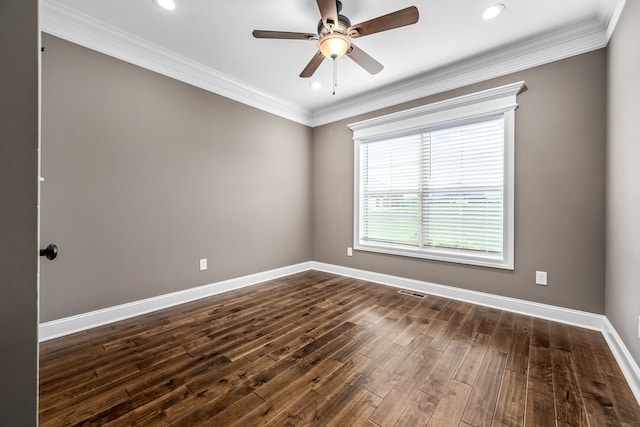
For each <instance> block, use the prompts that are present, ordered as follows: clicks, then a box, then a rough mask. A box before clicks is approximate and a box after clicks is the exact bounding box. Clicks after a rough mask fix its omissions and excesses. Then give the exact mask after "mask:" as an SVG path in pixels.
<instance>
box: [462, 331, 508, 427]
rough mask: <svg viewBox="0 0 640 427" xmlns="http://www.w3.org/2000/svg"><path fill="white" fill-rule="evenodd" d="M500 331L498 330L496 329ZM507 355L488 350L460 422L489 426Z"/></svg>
mask: <svg viewBox="0 0 640 427" xmlns="http://www.w3.org/2000/svg"><path fill="white" fill-rule="evenodd" d="M498 329H500V328H498ZM506 359H507V355H506V354H505V353H502V352H500V351H496V350H493V349H491V350H489V351H488V352H487V353H486V354H485V357H484V360H483V362H482V367H481V368H480V372H479V373H478V379H477V381H476V383H475V384H474V386H473V389H472V391H471V395H470V396H469V401H468V402H467V406H466V408H465V411H464V414H463V417H462V421H464V422H466V423H467V424H470V425H472V426H490V425H491V422H492V421H493V416H494V410H495V407H496V404H497V400H498V393H499V391H500V384H501V383H502V376H503V374H504V365H505V363H506Z"/></svg>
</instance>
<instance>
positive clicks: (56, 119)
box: [41, 35, 311, 321]
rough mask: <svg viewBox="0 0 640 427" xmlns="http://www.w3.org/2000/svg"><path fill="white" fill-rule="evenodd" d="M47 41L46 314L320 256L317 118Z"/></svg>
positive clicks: (44, 80)
mask: <svg viewBox="0 0 640 427" xmlns="http://www.w3.org/2000/svg"><path fill="white" fill-rule="evenodd" d="M43 45H44V46H45V48H46V50H45V52H44V55H43V63H42V67H43V71H42V72H43V77H42V150H43V151H42V174H43V176H44V177H45V178H46V181H45V182H44V183H43V186H42V235H41V236H42V240H43V242H49V241H54V242H56V243H57V244H58V246H59V247H60V255H59V257H58V259H56V260H55V261H54V262H50V263H44V264H43V266H42V281H41V320H42V321H49V320H53V319H58V318H62V317H66V316H71V315H74V314H78V313H85V312H88V311H91V310H96V309H100V308H104V307H110V306H114V305H117V304H123V303H127V302H130V301H135V300H139V299H143V298H149V297H153V296H156V295H161V294H166V293H169V292H173V291H179V290H183V289H187V288H190V287H194V286H198V285H205V284H209V283H214V282H217V281H220V280H224V279H229V278H235V277H239V276H243V275H247V274H251V273H256V272H261V271H265V270H269V269H273V268H277V267H282V266H288V265H291V264H296V263H299V262H303V261H308V260H310V259H311V224H310V221H311V220H310V218H311V212H310V209H311V196H310V177H311V171H310V167H311V157H310V155H311V130H310V129H309V128H308V127H305V126H302V125H299V124H296V123H293V122H291V121H288V120H285V119H282V118H279V117H276V116H273V115H270V114H268V113H265V112H262V111H259V110H256V109H254V108H251V107H248V106H245V105H242V104H240V103H237V102H235V101H231V100H229V99H227V98H223V97H221V96H218V95H215V94H212V93H209V92H206V91H204V90H201V89H198V88H195V87H193V86H189V85H187V84H184V83H180V82H178V81H176V80H173V79H170V78H168V77H164V76H162V75H159V74H156V73H153V72H150V71H147V70H144V69H142V68H138V67H136V66H134V65H131V64H128V63H125V62H122V61H119V60H116V59H114V58H111V57H108V56H105V55H102V54H100V53H97V52H95V51H91V50H89V49H85V48H82V47H80V46H77V45H74V44H71V43H69V42H66V41H63V40H61V39H57V38H55V37H52V36H48V35H44V36H43ZM200 258H208V260H209V269H208V270H207V271H204V272H200V271H199V270H198V260H199V259H200Z"/></svg>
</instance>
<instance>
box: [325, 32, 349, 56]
mask: <svg viewBox="0 0 640 427" xmlns="http://www.w3.org/2000/svg"><path fill="white" fill-rule="evenodd" d="M350 47H351V43H350V42H349V39H348V38H347V37H346V36H345V35H344V34H340V33H331V34H327V35H326V36H324V37H322V38H321V39H320V40H318V49H319V50H320V52H322V54H323V55H324V56H325V58H329V59H340V58H342V57H343V56H344V54H345V53H347V51H348V50H349V48H350Z"/></svg>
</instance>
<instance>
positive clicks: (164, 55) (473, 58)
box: [41, 0, 624, 125]
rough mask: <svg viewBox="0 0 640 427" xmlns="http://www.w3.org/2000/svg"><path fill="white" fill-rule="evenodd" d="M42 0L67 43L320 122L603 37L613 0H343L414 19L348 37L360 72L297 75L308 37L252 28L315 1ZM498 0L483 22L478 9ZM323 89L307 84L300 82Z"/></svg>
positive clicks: (300, 16)
mask: <svg viewBox="0 0 640 427" xmlns="http://www.w3.org/2000/svg"><path fill="white" fill-rule="evenodd" d="M176 2H177V3H178V7H177V8H176V10H174V11H166V10H163V9H161V8H159V7H158V6H156V4H155V3H154V2H153V1H152V0H42V2H41V27H42V29H43V30H44V31H46V32H48V33H51V34H54V35H57V36H60V37H62V38H65V39H67V40H70V41H72V42H75V43H78V44H81V45H84V46H87V47H89V48H92V49H95V50H98V51H101V52H104V53H106V54H109V55H112V56H115V57H118V58H121V59H124V60H127V61H129V62H132V63H135V64H137V65H140V66H143V67H146V68H149V69H151V70H154V71H157V72H160V73H162V74H165V75H168V76H171V77H174V78H178V79H180V80H183V81H186V82H188V83H191V84H194V85H196V86H199V87H202V88H205V89H207V90H211V91H213V92H216V93H220V94H221V95H224V96H227V97H230V98H232V99H236V100H238V101H241V102H244V103H247V104H249V105H252V106H255V107H257V108H261V109H263V110H266V111H270V112H272V113H275V114H278V115H280V116H283V117H286V118H289V119H292V120H295V121H298V122H300V123H304V124H307V125H319V124H323V123H328V122H330V121H334V120H337V119H341V118H344V117H348V116H351V115H354V114H359V113H363V112H366V111H370V110H373V109H377V108H382V107H386V106H389V105H393V104H396V103H398V102H404V101H408V100H411V99H417V98H419V97H422V96H426V95H429V94H432V93H436V92H440V91H442V90H447V89H451V88H454V87H459V86H462V85H465V84H469V83H473V82H476V81H480V80H484V79H487V78H491V77H496V76H498V75H504V74H507V73H510V72H513V71H517V70H521V69H524V68H528V67H531V66H535V65H540V64H543V63H547V62H551V61H554V60H558V59H562V58H566V57H569V56H572V55H575V54H579V53H583V52H587V51H590V50H594V49H598V48H601V47H604V46H606V44H607V42H608V39H609V37H610V35H611V32H612V30H613V27H614V26H615V22H616V20H617V17H618V16H619V13H620V11H621V9H622V7H623V5H624V0H562V1H558V0H496V1H493V0H453V1H452V0H429V1H426V0H396V1H393V2H382V1H373V0H343V5H344V7H343V10H342V14H344V15H346V16H347V17H349V19H350V20H351V22H352V23H353V24H355V23H359V22H362V21H365V20H369V19H372V18H375V17H377V16H380V15H384V14H387V13H390V12H394V11H396V10H399V9H402V8H404V7H407V6H411V5H415V6H417V7H418V9H419V11H420V20H419V21H418V23H417V24H415V25H412V26H409V27H403V28H399V29H395V30H390V31H387V32H382V33H378V34H373V35H370V36H367V37H363V38H360V39H357V40H355V43H356V44H357V45H358V47H360V48H361V49H363V50H364V51H366V52H367V53H369V54H370V55H371V56H373V57H374V58H376V59H377V60H378V61H379V62H381V63H382V64H383V65H384V66H385V68H384V70H383V71H382V72H381V73H379V74H377V75H375V76H371V75H369V74H368V73H367V72H366V71H364V70H363V69H362V68H360V67H359V66H358V65H356V64H355V63H354V62H353V61H351V60H350V59H348V58H342V59H341V60H339V61H338V89H337V93H336V95H332V94H331V92H332V91H331V85H332V77H333V74H332V68H331V61H329V60H325V61H324V62H323V64H322V65H321V66H320V68H319V69H318V70H317V71H316V73H315V75H314V76H313V77H312V78H311V79H302V78H300V77H298V75H299V74H300V72H301V71H302V69H303V68H304V67H305V65H306V64H307V62H309V60H310V59H311V57H312V56H313V55H314V54H315V52H316V50H317V47H316V42H314V41H306V40H304V41H303V40H271V39H255V38H253V36H252V35H251V32H252V30H254V29H261V30H278V31H293V32H309V33H314V32H315V31H316V27H317V24H318V20H319V19H320V14H319V11H318V7H317V5H316V2H315V1H314V0H295V1H294V0H269V1H265V0H241V1H217V0H176ZM494 3H503V4H505V5H506V10H505V12H504V13H503V14H502V15H500V16H499V17H498V18H496V19H495V20H492V21H484V20H483V19H482V18H481V16H480V12H481V11H482V10H483V9H484V8H485V7H486V6H488V5H491V4H494ZM315 80H318V81H320V82H321V83H322V85H323V87H322V88H321V89H320V90H313V89H311V87H310V86H309V85H310V83H311V82H313V81H315Z"/></svg>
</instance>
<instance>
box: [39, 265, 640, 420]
mask: <svg viewBox="0 0 640 427" xmlns="http://www.w3.org/2000/svg"><path fill="white" fill-rule="evenodd" d="M39 381H40V396H39V402H40V406H39V421H40V425H42V426H45V427H48V426H55V427H58V426H66V425H100V426H105V425H106V426H111V427H113V426H130V425H144V426H163V427H165V426H170V425H174V426H183V425H198V426H200V425H205V426H209V425H224V426H230V425H236V426H242V427H246V426H264V425H273V426H283V425H305V426H306V425H323V426H340V427H348V426H368V427H381V426H387V425H389V426H392V425H395V426H414V425H416V426H417V425H431V426H447V427H448V426H450V425H452V426H455V425H458V426H462V427H470V426H473V427H475V426H480V425H492V426H494V427H499V426H522V425H527V426H547V425H558V426H561V425H589V426H590V427H594V426H601V425H602V426H608V425H611V426H617V425H621V426H636V425H640V407H639V406H638V404H637V401H636V400H635V398H634V396H633V394H632V393H631V390H630V388H629V386H628V385H627V383H626V382H625V381H624V378H623V375H622V372H621V370H620V368H619V367H618V365H617V363H616V361H615V358H614V357H613V355H612V354H611V351H610V350H609V349H608V347H607V344H606V341H605V340H604V339H603V337H602V334H601V333H600V332H597V331H590V330H585V329H580V328H576V327H574V326H567V325H561V324H556V323H553V322H549V321H547V320H542V319H533V318H531V317H528V316H524V315H520V314H514V313H508V312H503V311H500V310H496V309H494V308H488V307H481V306H474V305H472V304H469V303H466V302H461V301H454V300H450V299H447V298H443V297H438V296H433V295H428V296H426V297H425V298H415V297H412V296H408V295H403V294H400V293H398V292H397V289H395V288H391V287H387V286H383V285H378V284H374V283H371V282H367V281H363V280H358V279H353V278H346V277H341V276H337V275H334V274H330V273H324V272H319V271H307V272H304V273H299V274H294V275H291V276H287V277H282V278H279V279H274V280H270V281H267V282H265V283H262V284H258V285H254V286H251V287H249V288H243V289H238V290H236V291H231V292H227V293H224V294H220V295H215V296H212V297H207V298H203V299H200V300H197V301H193V302H191V303H186V304H182V305H179V306H175V307H170V308H167V309H165V310H159V311H156V312H152V313H148V314H145V315H142V316H138V317H136V318H131V319H126V320H123V321H121V322H116V323H113V324H110V325H104V326H100V327H98V328H95V329H92V330H88V331H83V332H80V333H77V334H73V335H70V336H66V337H62V338H60V339H57V340H50V341H47V342H44V343H42V344H41V352H40V379H39ZM567 392H568V394H567Z"/></svg>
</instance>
